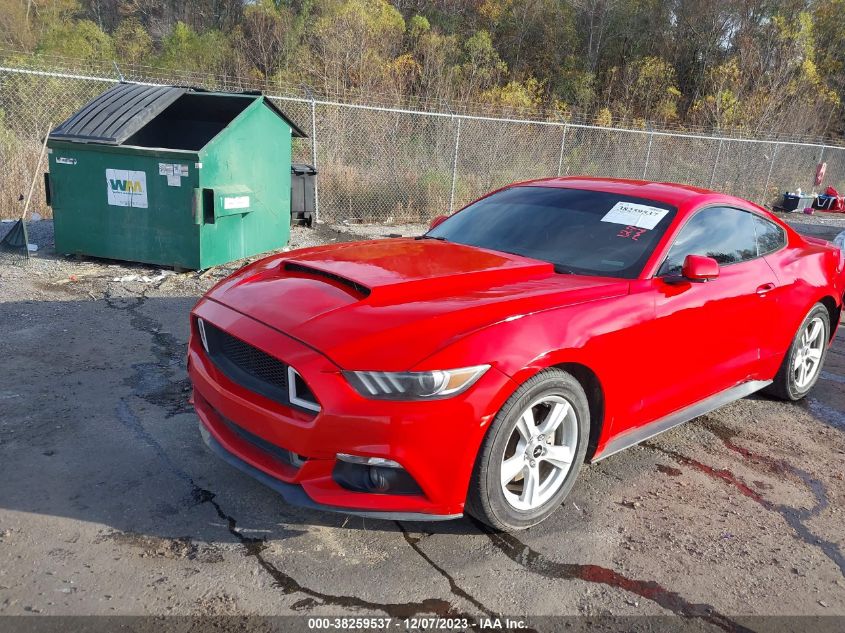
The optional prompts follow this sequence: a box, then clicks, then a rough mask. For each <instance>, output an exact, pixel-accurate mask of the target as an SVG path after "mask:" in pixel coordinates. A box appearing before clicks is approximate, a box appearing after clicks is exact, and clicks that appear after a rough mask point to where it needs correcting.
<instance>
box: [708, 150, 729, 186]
mask: <svg viewBox="0 0 845 633" xmlns="http://www.w3.org/2000/svg"><path fill="white" fill-rule="evenodd" d="M724 142H725V139H723V138H720V139H719V149H717V150H716V160H714V161H713V171H711V172H710V186H709V187H707V188H708V189H712V188H713V183H714V182H715V181H716V168H717V167H718V166H719V157H720V156H721V155H722V143H724Z"/></svg>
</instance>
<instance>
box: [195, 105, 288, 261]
mask: <svg viewBox="0 0 845 633" xmlns="http://www.w3.org/2000/svg"><path fill="white" fill-rule="evenodd" d="M200 160H201V162H202V169H201V170H200V171H201V174H200V183H201V184H200V186H201V187H202V190H203V194H204V195H203V206H204V209H203V213H202V220H201V245H200V250H201V262H200V264H201V267H202V268H208V267H209V266H216V265H218V264H222V263H225V262H229V261H232V260H236V259H241V258H244V257H249V256H251V255H257V254H259V253H264V252H267V251H272V250H276V249H280V248H282V247H283V246H284V245H285V244H287V243H288V240H289V238H290V162H291V129H290V126H289V125H288V124H287V123H286V122H285V121H283V120H282V119H280V118H279V117H278V116H277V115H276V114H274V113H273V112H272V111H271V110H270V108H268V107H267V106H266V105H264V103H263V102H262V100H261V99H258V100H256V101H255V103H253V104H252V105H251V106H250V107H249V108H247V109H246V110H244V112H242V113H241V114H240V115H239V116H238V117H237V118H236V119H235V120H234V121H233V122H232V123H230V124H229V126H228V127H227V128H226V129H225V130H223V131H222V132H221V133H220V134H219V135H218V136H217V137H216V138H215V139H214V140H212V141H211V142H210V143H209V144H208V145H206V146H205V147H204V148H203V149H202V150H201V152H200ZM210 205H213V207H214V209H216V213H215V212H213V211H212V210H211V209H209V208H208V207H209V206H210Z"/></svg>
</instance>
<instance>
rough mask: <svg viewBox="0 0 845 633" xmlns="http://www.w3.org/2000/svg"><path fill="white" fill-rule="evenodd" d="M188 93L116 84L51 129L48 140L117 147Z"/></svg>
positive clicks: (161, 87)
mask: <svg viewBox="0 0 845 633" xmlns="http://www.w3.org/2000/svg"><path fill="white" fill-rule="evenodd" d="M187 91H188V88H178V87H175V86H143V85H141V84H132V83H119V84H117V85H116V86H115V87H114V88H111V89H110V90H107V91H106V92H104V93H103V94H101V95H100V96H99V97H96V98H94V99H92V100H91V101H89V102H88V103H87V104H85V105H84V106H83V107H82V108H81V109H80V110H79V111H77V112H76V114H74V115H73V116H71V117H70V118H69V119H68V120H67V121H65V122H64V123H62V124H61V125H59V126H58V127H56V128H54V129H53V131H52V132H50V138H51V139H56V140H67V141H75V142H77V143H108V144H110V145H120V144H121V143H123V142H124V141H125V140H126V139H128V138H129V137H130V136H132V135H133V134H135V132H137V131H138V130H140V129H141V128H142V127H144V126H145V125H146V124H147V123H149V122H150V121H151V120H152V119H154V118H155V117H156V116H157V115H158V114H160V113H161V112H162V111H163V110H164V109H165V108H167V106H169V105H170V104H172V103H173V102H174V101H176V99H178V98H179V97H181V96H182V95H183V94H185V93H186V92H187Z"/></svg>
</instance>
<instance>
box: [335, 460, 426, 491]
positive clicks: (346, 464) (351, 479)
mask: <svg viewBox="0 0 845 633" xmlns="http://www.w3.org/2000/svg"><path fill="white" fill-rule="evenodd" d="M332 479H334V481H335V482H336V483H337V484H338V485H339V486H340V487H341V488H346V489H347V490H351V491H353V492H369V493H371V494H391V495H421V494H422V490H420V487H419V485H417V482H416V481H414V478H413V477H411V475H410V474H408V472H407V471H406V470H405V469H404V468H402V467H401V466H400V465H399V464H397V463H396V462H394V461H392V460H390V459H384V458H382V457H360V456H358V455H346V454H344V453H340V454H339V455H338V456H337V462H335V466H334V469H333V470H332Z"/></svg>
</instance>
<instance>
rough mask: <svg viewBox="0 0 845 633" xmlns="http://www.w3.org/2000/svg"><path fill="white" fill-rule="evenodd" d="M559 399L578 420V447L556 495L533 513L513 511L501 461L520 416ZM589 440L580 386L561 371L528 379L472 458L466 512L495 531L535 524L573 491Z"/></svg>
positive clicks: (504, 406)
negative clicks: (539, 404) (543, 402)
mask: <svg viewBox="0 0 845 633" xmlns="http://www.w3.org/2000/svg"><path fill="white" fill-rule="evenodd" d="M549 395H556V396H559V397H562V398H564V399H565V400H566V401H567V402H568V404H569V405H570V406H571V407H572V410H573V411H574V413H575V416H576V418H577V423H576V425H575V427H576V428H577V443H576V448H575V451H574V458H573V460H572V463H571V466H570V467H569V471H568V472H567V474H566V476H565V478H564V479H563V483H562V484H561V485H560V488H559V489H558V490H557V492H556V493H555V494H554V495H553V496H552V497H551V498H550V499H548V500H547V501H546V502H545V503H543V504H542V505H541V506H539V507H538V508H535V509H533V510H518V509H516V508H514V507H513V506H512V505H511V504H510V503H509V502H508V501H507V499H506V498H505V493H504V492H503V491H502V485H501V483H500V479H501V467H502V458H503V456H504V455H505V450H506V448H507V446H508V442H509V441H511V436H512V435H513V433H514V429H515V428H516V424H517V422H518V421H519V418H520V416H521V414H522V412H523V411H525V410H526V409H527V408H528V406H529V405H530V404H531V403H532V402H535V401H536V400H537V399H538V398H542V397H544V396H549ZM589 437H590V408H589V405H588V403H587V396H586V394H585V393H584V389H583V387H582V386H581V384H580V383H579V382H578V381H577V380H576V379H575V378H574V377H573V376H572V375H571V374H568V373H567V372H565V371H562V370H560V369H547V370H545V371H542V372H540V373H539V374H537V375H536V376H533V377H532V378H530V379H528V380H527V381H526V382H525V383H524V384H523V385H521V386H520V387H519V388H518V389H517V390H516V391H515V392H514V393H513V395H512V396H511V397H510V398H508V400H507V402H505V404H504V405H503V406H502V408H501V409H500V410H499V413H498V414H497V415H496V417H495V418H494V420H493V422H492V424H491V425H490V429H489V430H488V431H487V435H486V436H485V438H484V441H483V442H482V444H481V448H480V450H479V452H478V457H476V461H475V467H474V469H473V475H472V479H471V481H470V487H469V492H468V494H467V503H466V510H467V512H468V513H469V514H471V515H472V516H474V517H475V518H476V519H478V520H479V521H482V522H484V523H486V524H487V525H489V526H490V527H492V528H494V529H497V530H506V531H516V530H523V529H525V528H528V527H531V526H532V525H536V524H538V523H540V522H541V521H543V520H544V519H545V518H547V517H548V516H549V515H550V514H552V513H553V512H554V511H555V510H557V508H558V507H559V506H560V505H561V504H562V503H563V500H564V499H565V498H566V496H567V495H568V494H569V491H570V490H572V486H573V485H574V484H575V479H576V478H577V477H578V473H579V471H580V470H581V465H582V464H583V463H584V455H585V454H586V452H587V444H588V441H589Z"/></svg>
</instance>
